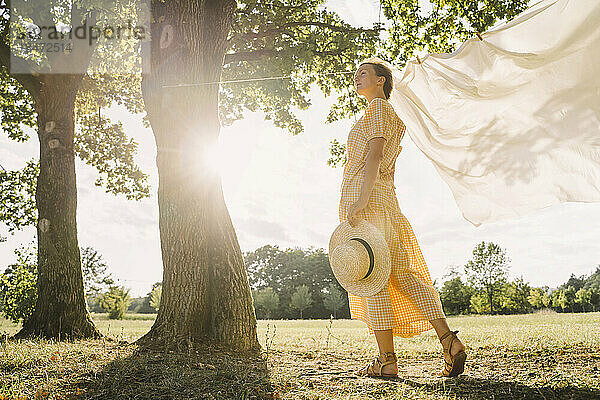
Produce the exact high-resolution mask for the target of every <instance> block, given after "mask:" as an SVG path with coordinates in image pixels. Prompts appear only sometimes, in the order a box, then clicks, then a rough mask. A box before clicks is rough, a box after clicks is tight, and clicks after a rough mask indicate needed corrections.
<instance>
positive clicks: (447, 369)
mask: <svg viewBox="0 0 600 400" xmlns="http://www.w3.org/2000/svg"><path fill="white" fill-rule="evenodd" d="M457 333H458V331H448V332H446V333H444V334H443V335H442V337H441V338H440V343H441V342H442V340H444V339H445V338H446V337H447V336H448V335H452V338H451V340H450V345H449V346H448V348H445V347H444V362H445V363H446V365H445V366H444V370H443V371H442V374H441V376H443V377H448V378H451V377H454V376H457V375H460V374H462V373H463V371H464V370H465V360H466V359H467V353H465V352H464V351H463V350H461V351H459V352H458V353H456V354H455V355H454V357H452V355H451V354H450V349H452V344H453V343H454V340H456V339H458V338H457V337H456V334H457ZM442 347H443V345H442ZM446 354H448V356H450V360H451V361H452V363H449V362H448V361H446Z"/></svg>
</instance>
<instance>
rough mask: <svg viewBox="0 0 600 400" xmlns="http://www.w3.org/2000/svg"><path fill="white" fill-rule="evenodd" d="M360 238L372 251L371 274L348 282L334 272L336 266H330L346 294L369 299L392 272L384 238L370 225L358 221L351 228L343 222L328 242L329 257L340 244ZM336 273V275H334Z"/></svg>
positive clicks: (378, 290) (380, 288) (383, 285)
mask: <svg viewBox="0 0 600 400" xmlns="http://www.w3.org/2000/svg"><path fill="white" fill-rule="evenodd" d="M356 237H358V238H361V239H364V240H365V241H367V243H369V245H370V246H371V248H372V249H373V255H374V268H373V271H372V272H371V274H370V275H369V276H368V277H366V278H365V279H361V280H359V281H350V280H348V279H347V277H346V276H344V275H342V274H340V273H339V271H336V269H337V268H336V266H335V265H334V263H332V262H331V259H330V263H329V264H330V265H331V269H332V271H333V274H334V275H335V278H336V279H337V281H338V282H339V283H340V285H342V287H343V288H344V289H346V291H347V292H348V293H351V294H353V295H356V296H361V297H371V296H374V295H375V294H377V293H379V292H380V291H381V290H382V289H383V288H384V287H385V285H387V284H388V282H389V278H390V273H391V270H392V262H391V256H390V250H389V248H388V245H387V242H386V241H385V236H384V235H383V233H381V231H380V230H379V229H377V227H376V226H375V225H373V224H372V223H370V222H368V221H365V220H360V222H359V223H358V224H357V225H356V227H354V228H353V227H352V226H351V225H350V223H349V222H348V221H344V222H342V223H341V224H339V225H338V226H337V228H335V230H334V231H333V234H332V235H331V238H330V240H329V255H330V256H331V254H332V253H333V250H334V249H335V248H336V247H337V246H338V245H340V244H342V243H345V242H346V241H348V240H350V239H352V238H356ZM336 272H337V273H336Z"/></svg>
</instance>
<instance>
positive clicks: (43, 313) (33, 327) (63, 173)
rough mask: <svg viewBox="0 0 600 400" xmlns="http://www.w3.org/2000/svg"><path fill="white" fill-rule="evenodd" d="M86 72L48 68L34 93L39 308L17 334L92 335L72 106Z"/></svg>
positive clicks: (45, 335)
mask: <svg viewBox="0 0 600 400" xmlns="http://www.w3.org/2000/svg"><path fill="white" fill-rule="evenodd" d="M82 78H83V75H66V74H48V75H45V76H44V83H43V86H42V88H41V90H40V91H39V93H37V94H36V95H34V98H35V109H36V112H37V123H38V138H39V142H40V174H39V176H38V181H37V188H36V196H35V198H36V205H37V209H38V226H37V238H38V279H37V302H36V305H35V310H34V311H33V314H32V315H31V317H30V318H29V319H27V320H26V321H25V323H24V324H23V329H22V330H21V331H20V332H19V333H17V335H16V336H15V337H17V338H24V337H30V336H42V337H52V338H94V337H99V336H100V333H99V332H98V330H97V329H96V327H95V326H94V323H93V322H92V320H91V318H90V315H89V313H88V312H87V308H86V303H85V296H84V288H83V274H82V270H81V258H80V254H79V243H78V241H77V222H76V210H77V186H76V179H75V153H74V151H73V138H74V129H75V123H74V107H75V96H76V94H77V91H78V88H79V84H80V82H81V80H82Z"/></svg>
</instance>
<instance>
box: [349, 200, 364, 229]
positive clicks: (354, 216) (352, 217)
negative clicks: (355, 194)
mask: <svg viewBox="0 0 600 400" xmlns="http://www.w3.org/2000/svg"><path fill="white" fill-rule="evenodd" d="M366 206H367V201H366V200H362V199H360V198H359V199H358V200H357V201H355V202H354V203H353V204H352V205H350V207H348V222H349V223H350V226H351V227H353V228H355V227H356V224H358V222H359V221H360V220H361V218H360V217H359V216H358V214H359V213H360V212H361V211H362V210H363V209H364V208H365V207H366Z"/></svg>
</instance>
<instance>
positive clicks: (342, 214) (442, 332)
mask: <svg viewBox="0 0 600 400" xmlns="http://www.w3.org/2000/svg"><path fill="white" fill-rule="evenodd" d="M354 82H355V87H356V91H357V93H358V94H359V95H361V96H364V97H365V98H366V99H367V101H368V106H367V109H366V111H365V114H364V115H363V116H362V117H361V119H360V120H358V121H357V122H356V124H355V125H354V126H353V127H352V129H351V130H350V133H349V135H348V143H347V155H348V158H347V162H346V165H345V168H344V177H343V181H342V188H341V199H340V208H339V218H340V222H342V221H344V220H345V219H346V218H347V219H348V222H349V223H350V225H351V226H353V227H354V226H356V223H357V222H358V221H359V220H360V219H365V220H367V221H369V222H371V223H372V224H373V225H375V226H376V227H377V228H379V230H380V231H381V232H382V233H383V234H384V236H385V239H386V242H387V244H388V246H389V249H390V254H391V258H392V271H391V274H390V280H389V283H388V285H386V287H385V288H384V289H383V290H382V291H381V292H379V293H378V294H376V295H375V296H373V297H359V296H355V295H352V294H348V298H349V304H350V314H351V317H352V318H353V319H359V320H362V321H364V322H365V323H366V324H367V326H368V328H369V333H371V334H373V333H374V334H375V338H376V340H377V346H378V347H379V353H380V355H379V357H377V358H376V359H375V360H374V361H373V362H372V363H371V364H369V365H367V366H365V367H364V368H362V369H361V370H359V371H358V374H359V375H363V376H391V377H395V376H397V374H398V365H397V358H396V354H395V352H394V338H393V337H394V336H401V337H411V336H414V335H417V334H419V333H421V332H424V331H427V330H429V329H431V328H432V327H433V328H434V329H435V331H436V333H437V335H438V338H439V340H440V342H441V344H442V347H443V349H444V359H445V361H446V365H445V368H444V370H443V371H442V373H441V375H442V376H456V375H458V374H460V373H462V372H463V369H464V361H465V358H466V353H465V352H464V350H465V346H464V345H463V344H462V342H461V341H460V340H459V339H458V338H457V336H456V333H457V332H458V331H450V328H449V327H448V324H447V323H446V318H445V315H444V311H443V309H442V304H441V302H440V298H439V294H438V293H437V291H436V290H435V288H434V287H433V282H432V281H431V277H430V275H429V270H428V268H427V265H426V264H425V260H424V258H423V255H422V254H421V250H420V248H419V245H418V243H417V240H416V237H415V235H414V233H413V230H412V227H411V225H410V224H409V222H408V220H407V219H406V218H405V216H404V215H403V214H402V212H401V211H400V208H399V206H398V201H397V199H396V193H395V187H394V166H395V161H396V157H397V156H398V154H399V153H400V151H401V150H402V146H400V141H401V140H402V138H403V136H404V132H405V127H404V124H403V123H402V121H401V120H400V118H398V116H397V115H396V113H395V111H394V109H393V107H392V105H391V104H390V103H389V102H388V101H387V100H388V99H389V98H390V93H391V91H392V88H393V82H392V71H391V70H390V68H389V67H387V66H386V65H385V64H384V62H383V61H382V60H380V59H378V58H372V59H369V60H366V61H365V62H363V63H362V64H360V66H359V67H358V70H357V71H356V74H355V76H354Z"/></svg>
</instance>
